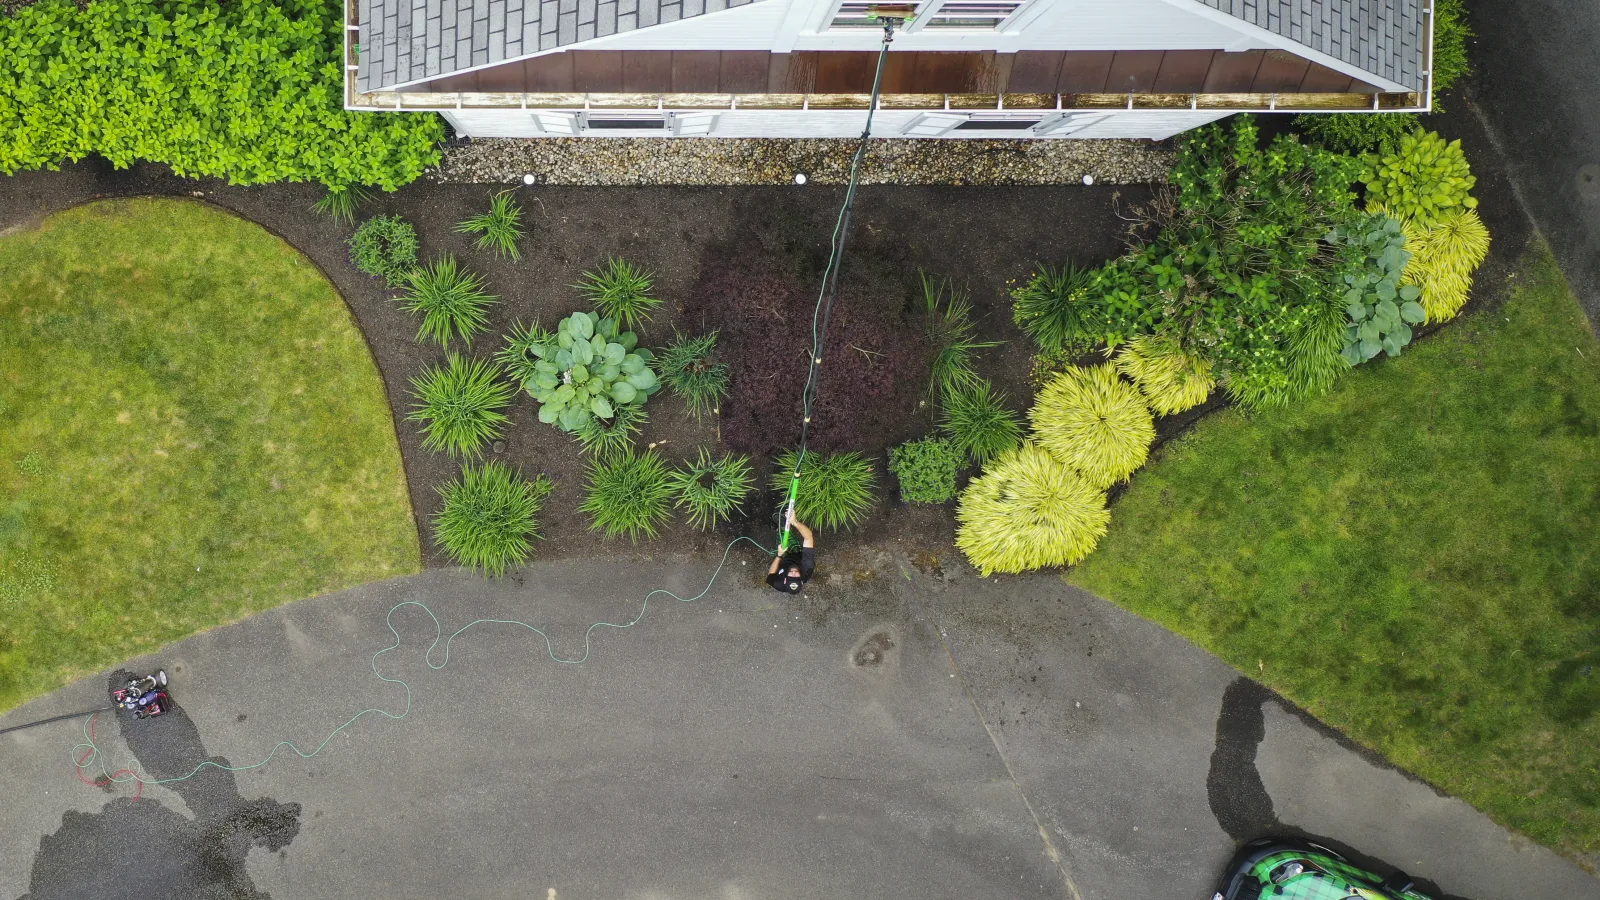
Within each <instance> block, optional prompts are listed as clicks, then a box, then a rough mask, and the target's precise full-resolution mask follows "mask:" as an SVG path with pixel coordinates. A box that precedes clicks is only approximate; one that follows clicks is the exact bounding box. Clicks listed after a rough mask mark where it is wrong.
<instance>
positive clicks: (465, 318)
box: [401, 253, 497, 347]
mask: <svg viewBox="0 0 1600 900" xmlns="http://www.w3.org/2000/svg"><path fill="white" fill-rule="evenodd" d="M406 281H407V285H406V292H405V297H404V300H405V303H404V304H403V305H402V306H401V309H404V310H405V311H406V312H415V313H422V327H421V328H419V329H417V340H419V341H421V340H425V339H426V340H435V341H438V342H439V345H440V346H441V347H442V346H447V345H448V344H449V343H450V339H451V338H452V337H459V338H460V339H461V341H462V343H465V344H466V345H467V346H469V347H470V346H472V336H473V335H474V334H477V333H478V332H480V331H482V330H483V329H485V328H487V327H488V325H489V317H488V314H487V312H486V310H487V309H488V308H489V306H490V305H491V304H493V303H495V302H496V300H497V298H496V297H494V296H493V295H491V294H489V293H487V292H486V291H484V289H483V279H482V278H480V277H479V276H477V275H474V274H473V273H471V272H468V271H465V270H463V269H458V268H457V267H456V261H455V257H453V256H451V255H450V254H448V253H446V254H445V255H444V256H443V257H442V258H440V259H437V260H435V261H433V262H431V263H429V264H428V265H426V266H423V267H421V268H417V269H413V270H411V272H410V274H408V275H407V276H406Z"/></svg>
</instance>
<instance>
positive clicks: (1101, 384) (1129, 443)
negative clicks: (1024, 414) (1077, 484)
mask: <svg viewBox="0 0 1600 900" xmlns="http://www.w3.org/2000/svg"><path fill="white" fill-rule="evenodd" d="M1028 415H1029V417H1030V418H1031V419H1032V421H1033V434H1034V439H1035V440H1036V441H1037V442H1038V443H1039V446H1041V447H1043V448H1044V449H1045V450H1047V451H1049V452H1050V454H1051V455H1052V456H1054V457H1055V458H1056V459H1058V460H1060V461H1061V462H1062V463H1064V464H1066V465H1067V466H1070V467H1071V468H1073V469H1075V470H1076V471H1077V472H1078V473H1079V474H1080V475H1082V476H1083V477H1084V480H1086V481H1088V482H1089V484H1090V485H1091V486H1093V487H1095V488H1098V489H1102V490H1103V489H1105V488H1108V487H1110V486H1111V485H1113V484H1115V483H1116V482H1118V481H1122V480H1124V479H1126V478H1127V477H1128V476H1129V475H1131V474H1132V473H1133V470H1135V469H1137V468H1139V467H1140V466H1141V465H1144V460H1145V457H1146V456H1147V455H1148V454H1149V452H1150V444H1151V443H1152V442H1153V441H1154V440H1155V438H1156V429H1155V422H1154V420H1153V419H1152V418H1151V416H1150V408H1149V407H1147V406H1145V402H1144V398H1143V397H1140V396H1139V390H1138V388H1135V387H1134V386H1133V385H1132V384H1129V383H1128V382H1126V381H1123V380H1122V379H1121V378H1120V377H1118V375H1117V370H1116V367H1114V366H1112V365H1111V364H1110V363H1104V364H1102V365H1098V366H1090V367H1087V368H1076V367H1075V368H1071V369H1068V370H1066V371H1065V372H1062V373H1061V374H1059V375H1057V376H1056V377H1055V379H1054V380H1052V381H1051V382H1050V383H1049V384H1047V385H1045V388H1044V390H1042V391H1040V392H1039V396H1038V397H1037V398H1036V399H1035V401H1034V406H1033V409H1032V410H1031V411H1030V412H1029V413H1028Z"/></svg>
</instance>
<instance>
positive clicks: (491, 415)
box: [406, 353, 512, 458]
mask: <svg viewBox="0 0 1600 900" xmlns="http://www.w3.org/2000/svg"><path fill="white" fill-rule="evenodd" d="M445 360H446V361H445V365H443V366H433V367H431V368H428V369H424V370H423V372H422V377H420V378H413V379H411V388H412V390H411V396H413V397H415V398H416V399H417V402H416V403H415V404H414V405H413V407H412V412H411V414H410V415H408V416H406V419H407V421H411V422H421V423H422V431H423V438H422V446H423V448H424V449H427V450H433V451H435V452H437V451H440V450H443V451H444V452H445V453H448V454H450V456H452V457H457V456H464V457H468V458H475V457H478V456H481V455H482V454H483V446H484V444H487V443H488V442H489V441H491V440H493V439H494V438H496V437H498V436H499V434H500V429H501V427H502V426H504V425H505V424H506V422H507V421H509V420H508V419H507V418H506V416H505V413H503V412H501V410H503V409H505V408H506V406H507V404H509V403H510V402H511V394H512V388H511V386H510V385H509V384H506V383H505V381H503V380H502V379H501V378H500V367H499V366H496V365H495V364H494V363H491V362H487V361H485V360H481V359H474V360H463V359H462V358H461V357H459V356H457V355H456V354H454V353H450V354H447V355H446V357H445Z"/></svg>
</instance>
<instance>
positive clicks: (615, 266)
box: [573, 257, 661, 331]
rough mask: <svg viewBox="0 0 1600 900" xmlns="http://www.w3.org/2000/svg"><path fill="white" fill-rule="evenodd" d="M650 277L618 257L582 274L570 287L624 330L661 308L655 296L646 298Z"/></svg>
mask: <svg viewBox="0 0 1600 900" xmlns="http://www.w3.org/2000/svg"><path fill="white" fill-rule="evenodd" d="M653 283H654V277H653V276H652V275H651V274H650V273H649V272H646V271H645V270H644V269H641V268H639V267H638V266H636V265H634V264H633V263H630V262H628V261H627V260H625V259H621V258H619V257H613V258H611V259H608V260H606V262H605V265H603V266H601V267H600V268H598V269H596V270H594V271H593V272H585V273H583V278H582V279H580V280H579V281H578V283H577V284H575V285H573V287H575V288H577V289H578V291H579V293H581V294H583V296H584V298H585V299H587V300H588V301H589V303H590V304H591V305H592V306H593V307H594V308H595V309H596V310H598V311H599V312H600V315H601V316H604V317H605V318H607V319H616V320H617V322H618V323H619V324H620V325H621V326H622V327H623V328H624V329H626V330H628V331H637V330H638V329H639V326H641V325H643V324H644V323H645V322H648V321H650V312H651V310H654V309H655V308H656V307H658V306H660V305H661V299H660V298H659V297H652V296H650V288H651V285H652V284H653Z"/></svg>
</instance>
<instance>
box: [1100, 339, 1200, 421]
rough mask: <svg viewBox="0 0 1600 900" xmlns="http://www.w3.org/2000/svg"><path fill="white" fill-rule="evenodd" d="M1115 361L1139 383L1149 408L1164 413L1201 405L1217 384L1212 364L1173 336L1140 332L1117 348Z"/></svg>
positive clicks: (1118, 367) (1167, 413)
mask: <svg viewBox="0 0 1600 900" xmlns="http://www.w3.org/2000/svg"><path fill="white" fill-rule="evenodd" d="M1114 362H1115V364H1116V367H1117V371H1119V372H1121V373H1122V374H1124V375H1126V376H1128V377H1129V378H1130V379H1132V380H1133V383H1134V384H1135V385H1136V386H1138V388H1139V393H1141V394H1143V395H1144V399H1145V401H1146V402H1147V403H1148V404H1149V406H1150V409H1151V410H1153V411H1154V412H1156V413H1157V414H1159V415H1163V416H1170V415H1172V414H1174V413H1180V412H1183V411H1184V410H1186V409H1192V408H1194V407H1196V406H1199V405H1200V404H1202V403H1204V402H1206V398H1207V397H1209V396H1211V391H1212V390H1213V389H1214V388H1216V386H1217V382H1216V379H1214V378H1212V377H1211V364H1210V363H1209V362H1206V361H1205V360H1204V359H1201V358H1200V357H1198V356H1195V355H1194V354H1191V353H1185V352H1184V351H1183V348H1182V347H1179V346H1178V343H1177V341H1175V340H1172V339H1170V338H1162V337H1157V336H1155V335H1147V334H1141V335H1137V336H1135V337H1133V338H1131V339H1130V340H1128V342H1127V343H1125V344H1123V345H1122V346H1121V347H1118V348H1117V355H1116V359H1115V360H1114Z"/></svg>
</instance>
